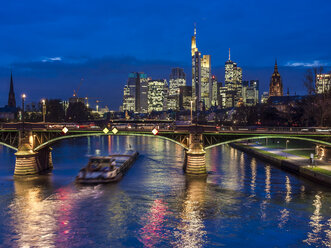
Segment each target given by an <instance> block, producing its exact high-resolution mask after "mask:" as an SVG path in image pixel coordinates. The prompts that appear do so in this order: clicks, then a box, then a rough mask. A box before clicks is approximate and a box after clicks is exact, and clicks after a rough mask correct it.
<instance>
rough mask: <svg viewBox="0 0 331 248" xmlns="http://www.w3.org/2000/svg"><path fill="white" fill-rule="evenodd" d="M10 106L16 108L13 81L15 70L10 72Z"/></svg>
mask: <svg viewBox="0 0 331 248" xmlns="http://www.w3.org/2000/svg"><path fill="white" fill-rule="evenodd" d="M8 107H14V108H16V100H15V92H14V83H13V72H12V71H11V72H10V89H9V95H8Z"/></svg>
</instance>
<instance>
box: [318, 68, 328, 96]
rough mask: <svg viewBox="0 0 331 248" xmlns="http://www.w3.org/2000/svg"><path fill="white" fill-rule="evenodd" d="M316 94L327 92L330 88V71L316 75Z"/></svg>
mask: <svg viewBox="0 0 331 248" xmlns="http://www.w3.org/2000/svg"><path fill="white" fill-rule="evenodd" d="M315 88H316V94H323V93H327V92H328V91H330V90H331V73H328V74H317V75H316V86H315Z"/></svg>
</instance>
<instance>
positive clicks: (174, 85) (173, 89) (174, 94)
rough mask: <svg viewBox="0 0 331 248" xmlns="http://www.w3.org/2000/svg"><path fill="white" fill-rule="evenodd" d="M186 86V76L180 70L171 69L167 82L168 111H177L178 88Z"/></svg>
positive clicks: (182, 70)
mask: <svg viewBox="0 0 331 248" xmlns="http://www.w3.org/2000/svg"><path fill="white" fill-rule="evenodd" d="M181 86H186V75H185V73H184V69H182V68H172V70H171V74H170V81H169V97H168V103H167V105H168V109H172V110H178V109H179V92H180V90H179V88H180V87H181Z"/></svg>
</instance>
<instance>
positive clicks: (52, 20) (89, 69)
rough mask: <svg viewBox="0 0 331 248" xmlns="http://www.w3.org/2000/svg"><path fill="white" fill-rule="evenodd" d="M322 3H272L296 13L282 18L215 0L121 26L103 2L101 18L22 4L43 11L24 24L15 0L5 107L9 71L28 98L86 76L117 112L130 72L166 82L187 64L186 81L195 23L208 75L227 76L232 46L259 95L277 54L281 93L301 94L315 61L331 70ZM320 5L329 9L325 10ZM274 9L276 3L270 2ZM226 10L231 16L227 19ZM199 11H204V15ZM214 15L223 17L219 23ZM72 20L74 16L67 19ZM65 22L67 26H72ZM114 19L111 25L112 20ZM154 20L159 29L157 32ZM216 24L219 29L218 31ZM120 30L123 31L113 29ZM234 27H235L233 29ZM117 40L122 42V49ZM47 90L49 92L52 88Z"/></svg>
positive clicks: (0, 76)
mask: <svg viewBox="0 0 331 248" xmlns="http://www.w3.org/2000/svg"><path fill="white" fill-rule="evenodd" d="M319 2H320V4H316V5H314V6H310V5H308V4H307V3H308V1H306V2H304V3H303V2H302V1H300V5H296V3H295V1H294V2H291V3H287V5H286V6H284V5H282V4H281V3H280V4H279V6H278V5H277V6H272V10H271V14H275V13H277V11H279V10H280V9H281V10H282V11H283V12H284V13H291V15H289V16H286V15H285V17H284V16H283V17H282V19H279V20H278V18H275V17H272V16H269V14H267V13H264V12H261V13H259V15H258V16H251V15H248V13H256V12H258V11H259V10H261V9H262V8H265V7H266V6H265V5H266V3H264V2H261V1H256V2H255V3H252V4H246V5H245V4H242V5H240V4H239V3H236V4H235V3H210V4H208V5H204V6H203V8H201V10H198V11H197V12H194V14H192V13H190V14H188V13H187V12H188V11H189V10H183V8H179V9H181V11H184V12H183V14H187V18H183V16H181V15H179V10H174V12H173V13H171V14H168V15H165V17H164V19H162V20H157V21H156V23H153V24H152V23H150V22H148V23H147V22H146V20H148V18H151V17H144V18H142V19H143V20H139V21H138V22H137V24H136V25H132V24H133V23H132V22H133V20H136V18H135V17H136V14H132V16H130V17H132V18H129V19H128V21H127V22H123V23H121V25H122V26H121V25H120V24H119V23H118V20H117V21H114V20H115V19H116V17H118V16H119V15H118V14H116V13H113V11H112V10H111V8H110V6H108V5H107V3H104V4H101V3H100V2H99V3H97V4H94V5H93V7H94V8H93V9H94V10H100V9H101V8H102V7H103V8H104V11H101V13H100V16H99V17H98V18H96V15H95V14H93V11H92V10H87V8H86V7H87V6H89V4H88V3H86V2H84V1H83V2H82V6H76V5H73V4H72V3H71V4H70V3H69V6H72V7H77V10H76V11H78V12H79V11H82V13H87V15H86V17H85V19H84V18H83V17H82V14H81V13H80V12H79V13H78V12H77V13H76V12H75V11H72V12H71V11H70V10H68V11H63V10H62V9H61V8H59V5H58V4H57V3H55V2H53V3H51V2H50V3H48V4H40V6H37V8H36V6H34V5H32V6H24V8H28V9H30V8H32V10H31V12H32V13H35V12H36V11H37V10H40V13H39V12H38V13H35V14H36V17H34V18H32V19H31V20H30V21H29V22H26V14H24V13H22V11H23V8H22V6H12V4H11V3H6V4H5V6H4V8H3V12H4V13H3V14H4V15H3V18H4V19H5V20H6V21H4V22H3V23H2V26H3V27H4V29H3V30H4V33H6V30H10V29H13V28H14V29H15V31H16V32H15V33H14V34H11V36H10V37H9V39H13V42H8V39H5V37H4V38H3V39H1V40H2V41H1V42H2V43H3V46H1V47H2V49H3V50H2V57H1V59H0V83H1V94H0V103H1V104H2V105H4V104H5V103H6V101H7V94H8V90H9V88H8V85H9V84H8V82H9V80H10V69H11V68H12V70H13V77H14V87H15V92H16V93H17V96H19V94H20V93H22V92H26V93H27V96H28V98H27V99H29V100H28V101H30V100H31V101H37V100H39V99H40V98H41V97H47V98H61V99H67V98H69V97H70V96H71V95H72V92H73V90H74V89H76V88H77V87H78V85H79V81H80V78H81V77H84V78H85V81H84V83H83V85H82V87H81V90H80V94H82V96H86V95H88V96H92V97H100V98H102V99H103V100H104V101H103V102H104V104H107V105H109V107H110V108H112V109H118V106H119V105H120V104H121V99H120V98H118V99H116V97H115V96H118V95H119V94H120V93H121V91H122V87H123V84H124V83H125V82H126V80H127V75H128V73H130V72H132V71H144V72H145V73H147V74H148V75H150V76H151V77H152V78H166V79H168V75H169V73H170V70H171V68H173V67H181V68H184V71H185V73H186V74H187V79H189V78H190V77H191V72H190V69H189V68H190V60H191V59H190V56H189V55H190V52H189V51H190V44H189V43H190V40H189V38H190V37H191V36H192V27H193V23H197V28H198V30H199V32H198V36H199V38H198V39H199V49H200V50H201V51H203V53H204V54H210V55H211V64H212V71H211V73H212V74H213V75H216V77H217V78H218V79H219V80H220V81H224V80H222V79H223V78H224V62H225V60H226V58H227V52H228V48H229V47H230V48H231V50H232V57H233V60H234V61H236V62H237V63H238V64H240V67H242V69H243V80H251V79H259V81H260V92H261V93H262V92H264V91H268V84H269V80H270V75H271V74H272V71H273V63H274V60H275V58H277V60H278V65H279V71H280V73H281V75H282V79H283V84H284V90H287V88H290V91H291V93H294V92H296V93H297V94H301V95H302V94H304V93H305V91H304V89H303V87H302V79H303V74H304V71H305V69H306V68H309V67H310V66H314V65H315V66H318V65H324V66H325V67H327V68H328V69H329V68H330V67H329V66H330V57H329V56H330V55H329V54H330V51H329V49H330V48H329V46H328V44H327V42H326V41H327V40H328V39H327V37H325V34H326V35H329V33H330V32H328V30H329V29H330V27H329V26H328V25H327V23H328V22H327V20H328V18H329V17H328V16H327V9H328V8H327V6H330V3H329V2H327V1H319ZM305 3H306V4H305ZM182 5H185V4H184V3H181V4H180V6H179V7H181V6H182ZM260 5H261V6H260ZM321 5H322V6H325V7H326V8H320V6H321ZM170 6H171V3H167V4H163V5H162V4H159V5H158V4H156V3H154V4H152V3H151V4H150V5H148V6H147V7H146V8H149V9H150V10H160V9H162V8H161V7H165V10H166V9H167V7H170ZM270 6H271V4H269V7H270ZM52 7H53V8H54V9H55V13H56V14H57V15H55V16H52V17H49V16H47V15H46V14H47V13H48V12H50V11H51V8H52ZM116 7H118V9H119V11H120V12H121V13H120V15H121V18H123V17H125V16H127V15H128V13H129V11H128V13H126V12H125V8H124V6H122V5H121V4H119V3H116ZM133 7H135V3H134V2H132V3H131V4H130V7H129V9H132V8H133ZM217 7H219V9H220V10H221V12H220V13H215V11H214V12H211V13H210V15H207V14H206V13H207V10H210V9H212V8H216V9H217ZM220 7H224V8H220ZM234 7H236V8H237V10H239V12H240V13H241V16H240V18H235V19H234V22H232V23H231V22H230V18H228V19H226V18H225V17H228V16H229V15H230V13H233V12H234ZM33 8H36V9H35V10H34V9H33ZM293 8H297V9H296V10H297V11H296V12H292V11H291V10H292V9H293ZM129 9H128V10H129ZM189 9H190V10H192V9H195V10H197V9H198V4H197V3H196V2H193V3H192V6H190V8H189ZM244 10H245V11H244ZM162 11H164V10H162ZM226 11H227V12H226ZM249 11H251V12H249ZM264 11H265V10H264ZM223 12H225V13H226V14H227V15H224V16H222V15H221V13H223ZM310 12H311V16H312V18H311V22H309V23H307V22H302V21H303V20H304V16H305V13H310ZM13 13H17V14H19V13H21V14H22V15H15V19H14V18H12V17H10V16H9V15H10V14H13ZM151 13H152V14H151V16H152V17H153V16H155V13H154V12H151ZM200 13H201V15H199V14H200ZM172 17H175V18H172ZM217 17H221V18H220V19H219V20H218V19H217ZM258 17H261V18H262V17H263V18H265V23H263V22H256V21H257V19H258ZM294 17H297V18H296V20H295V21H293V20H292V18H293V19H294ZM70 18H71V19H73V20H74V21H73V22H70V21H69V20H70ZM64 20H67V21H68V22H67V23H70V25H69V26H68V27H66V22H65V21H64ZM216 20H217V21H216ZM290 20H291V22H290ZM87 21H91V22H90V24H89V25H88V26H87V27H86V28H87V29H86V31H93V32H90V33H88V32H87V33H88V34H91V35H87V33H86V32H85V30H84V32H83V30H82V29H80V28H79V24H81V23H86V22H87ZM103 21H105V23H103ZM111 21H113V23H110V22H111ZM25 22H26V23H25ZM23 23H25V24H24V27H25V29H26V30H25V31H24V30H21V26H22V24H23ZM41 23H45V24H49V25H48V30H45V28H44V26H43V25H45V24H41ZM174 23H175V24H177V25H174ZM284 23H286V25H285V26H284V25H282V24H284ZM54 24H56V25H59V26H61V25H62V27H63V31H61V32H60V31H59V30H58V28H56V27H55V26H56V25H54ZM128 24H130V25H132V27H133V29H128V28H127V26H128ZM238 24H240V25H238ZM248 24H254V25H252V27H253V28H248V27H247V25H248ZM141 25H142V26H141ZM156 25H159V26H160V27H162V28H161V29H155V26H156ZM218 25H219V27H220V28H218V29H217V31H214V30H215V27H218ZM313 26H314V29H311V31H310V32H308V33H309V35H307V34H306V33H305V32H303V31H304V30H305V29H309V28H311V27H313ZM120 27H121V28H122V32H116V30H117V29H119V28H120ZM234 27H236V29H235V30H234ZM280 27H281V28H280ZM153 28H154V29H153ZM71 29H72V30H73V31H74V32H73V33H70V32H69V30H71ZM242 29H245V30H246V31H245V32H244V33H242V34H240V37H241V38H239V37H238V35H239V33H240V31H242ZM138 30H143V32H138ZM153 30H154V31H153ZM247 30H251V33H250V34H249V35H247V36H245V34H246V32H247ZM261 30H264V32H262V33H263V36H264V37H262V36H261V34H260V31H261ZM275 30H276V33H275V32H274V31H275ZM28 31H30V32H31V33H30V35H26V32H28ZM152 31H153V32H152ZM211 31H212V32H211ZM112 32H116V39H115V38H112V39H110V35H111V33H112ZM318 33H323V35H324V36H323V37H324V39H323V40H321V39H319V38H318V37H319V36H316V35H317V34H318ZM33 34H35V36H34V35H33ZM230 34H231V35H230ZM276 34H277V35H276ZM313 34H316V35H313ZM75 35H76V36H75ZM127 35H131V36H132V35H133V36H132V37H130V39H129V40H130V42H129V41H128V39H127V37H126V36H127ZM315 36H316V37H315ZM15 37H16V39H15ZM50 37H51V38H50ZM155 37H159V38H160V39H157V38H155ZM219 37H222V39H219ZM246 37H247V38H246ZM7 38H8V37H7ZM101 38H102V39H101ZM142 38H143V40H144V42H145V43H144V44H143V43H142ZM109 39H110V40H109ZM64 40H65V41H64ZM78 40H79V41H83V42H80V43H79V44H80V45H79V46H77V44H78V43H77V42H78ZM91 40H93V42H92V41H91ZM271 40H272V41H271ZM87 43H88V44H87ZM119 43H121V44H122V45H121V46H120V45H119ZM261 43H263V44H264V45H261ZM87 45H88V46H87ZM106 45H107V46H106ZM105 46H106V47H105ZM266 46H267V47H266ZM294 48H295V49H294ZM78 50H79V51H78ZM124 50H125V52H124ZM303 50H304V51H305V52H303ZM18 54H19V56H18ZM188 81H189V80H188ZM92 86H93V87H92ZM108 88H109V93H108V94H106V93H105V92H106V91H105V89H108ZM50 91H51V93H49V92H50ZM99 95H100V96H99Z"/></svg>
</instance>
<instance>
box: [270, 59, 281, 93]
mask: <svg viewBox="0 0 331 248" xmlns="http://www.w3.org/2000/svg"><path fill="white" fill-rule="evenodd" d="M269 96H283V83H282V78H281V77H280V74H279V72H278V66H277V60H276V61H275V68H274V73H273V74H272V76H271V80H270V85H269Z"/></svg>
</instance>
